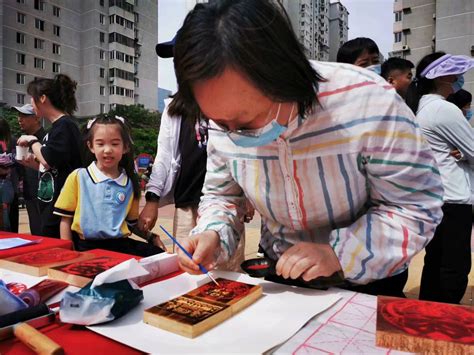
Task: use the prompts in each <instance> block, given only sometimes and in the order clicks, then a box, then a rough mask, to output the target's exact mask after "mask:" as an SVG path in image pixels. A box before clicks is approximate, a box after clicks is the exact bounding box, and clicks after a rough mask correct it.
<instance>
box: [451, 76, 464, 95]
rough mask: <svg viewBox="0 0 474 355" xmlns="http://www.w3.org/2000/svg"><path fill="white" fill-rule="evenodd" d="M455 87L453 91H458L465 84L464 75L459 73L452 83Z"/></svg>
mask: <svg viewBox="0 0 474 355" xmlns="http://www.w3.org/2000/svg"><path fill="white" fill-rule="evenodd" d="M451 85H452V87H453V93H455V92H458V91H459V90H461V89H462V87H463V86H464V75H462V74H461V75H458V78H457V80H456V81H455V82H454V83H452V84H451Z"/></svg>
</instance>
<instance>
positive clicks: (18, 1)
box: [16, 0, 25, 4]
mask: <svg viewBox="0 0 474 355" xmlns="http://www.w3.org/2000/svg"><path fill="white" fill-rule="evenodd" d="M16 2H17V3H19V4H24V3H25V0H16Z"/></svg>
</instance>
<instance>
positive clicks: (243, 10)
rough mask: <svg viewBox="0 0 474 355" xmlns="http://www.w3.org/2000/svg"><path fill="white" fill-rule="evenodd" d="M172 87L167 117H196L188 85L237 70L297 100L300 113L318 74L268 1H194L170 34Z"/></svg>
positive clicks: (307, 106) (273, 94)
mask: <svg viewBox="0 0 474 355" xmlns="http://www.w3.org/2000/svg"><path fill="white" fill-rule="evenodd" d="M174 67H175V72H176V78H177V81H178V92H177V93H176V95H175V96H174V99H173V101H172V102H171V104H170V107H169V113H170V114H171V115H172V116H181V117H183V116H184V117H191V118H196V117H198V116H200V109H199V106H198V104H197V102H196V100H195V98H194V94H193V85H194V84H195V83H197V82H199V81H203V80H209V79H211V78H214V77H216V76H219V75H220V74H222V72H223V71H224V70H225V69H226V68H232V69H234V70H237V71H239V72H240V73H242V74H243V75H244V76H245V77H246V78H247V79H248V80H249V81H250V82H251V83H252V84H253V85H254V86H255V87H256V88H257V89H259V90H260V91H261V92H262V93H263V94H264V95H266V96H267V97H269V98H271V99H272V100H275V101H278V102H291V101H293V102H294V101H296V102H298V110H299V113H300V115H304V114H305V113H306V112H310V111H311V110H312V109H313V108H314V107H315V105H316V104H317V92H318V82H319V81H322V80H323V79H322V77H321V76H320V75H319V74H318V73H317V72H316V71H315V70H314V69H313V68H312V66H311V63H310V62H309V61H308V59H307V58H306V56H305V54H304V50H303V48H302V46H301V45H300V43H299V42H298V39H297V37H296V35H295V33H294V32H293V29H292V27H291V24H290V22H289V20H288V16H287V15H286V12H285V10H284V9H283V7H282V6H281V5H279V7H277V6H276V5H275V4H274V3H273V2H272V1H270V0H259V1H255V0H221V1H215V2H212V3H207V4H197V5H196V6H195V7H194V9H193V10H192V11H191V12H190V13H189V14H188V15H187V16H186V19H185V20H184V24H183V26H182V27H181V29H180V30H179V31H178V34H177V36H176V44H175V46H174Z"/></svg>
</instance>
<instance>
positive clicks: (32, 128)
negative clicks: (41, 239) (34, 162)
mask: <svg viewBox="0 0 474 355" xmlns="http://www.w3.org/2000/svg"><path fill="white" fill-rule="evenodd" d="M13 109H15V110H16V111H17V112H18V124H19V125H20V129H21V131H22V132H23V133H24V134H28V135H34V136H36V138H38V140H39V141H40V142H41V141H43V137H44V136H45V135H46V131H45V130H44V128H43V127H42V125H41V118H40V117H38V116H36V113H35V111H34V110H33V106H31V105H30V104H26V105H23V106H21V107H13ZM31 158H33V156H31ZM19 163H20V164H22V160H20V161H19ZM23 165H25V171H24V177H23V198H24V200H25V204H26V210H27V212H28V219H29V222H30V231H31V234H33V235H41V217H40V210H39V205H38V199H37V194H38V170H36V169H33V168H31V167H28V165H26V164H23Z"/></svg>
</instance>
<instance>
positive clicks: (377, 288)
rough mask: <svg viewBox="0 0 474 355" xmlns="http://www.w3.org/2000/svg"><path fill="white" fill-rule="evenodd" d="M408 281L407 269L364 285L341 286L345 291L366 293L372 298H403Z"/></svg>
mask: <svg viewBox="0 0 474 355" xmlns="http://www.w3.org/2000/svg"><path fill="white" fill-rule="evenodd" d="M407 280H408V269H407V270H405V271H403V272H401V273H399V274H397V275H394V276H390V277H386V278H384V279H381V280H375V281H372V282H370V283H368V284H366V285H349V286H342V287H341V288H344V289H346V290H350V291H354V292H360V293H366V294H368V295H373V296H392V297H402V298H405V294H404V293H403V288H404V287H405V284H406V283H407Z"/></svg>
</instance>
